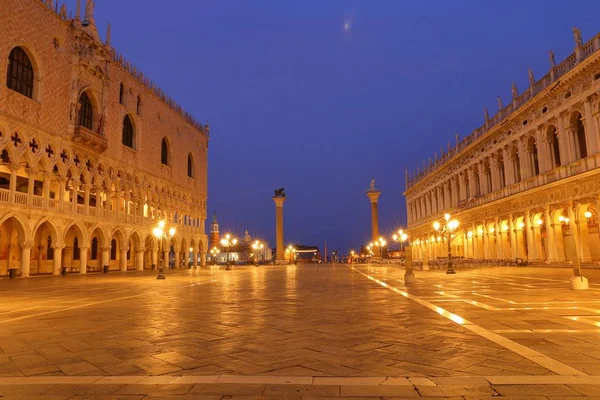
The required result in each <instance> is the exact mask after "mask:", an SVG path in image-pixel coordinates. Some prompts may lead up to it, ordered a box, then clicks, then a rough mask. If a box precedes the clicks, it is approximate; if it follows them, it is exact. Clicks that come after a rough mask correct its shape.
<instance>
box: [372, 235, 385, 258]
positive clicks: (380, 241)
mask: <svg viewBox="0 0 600 400" xmlns="http://www.w3.org/2000/svg"><path fill="white" fill-rule="evenodd" d="M374 244H375V246H376V247H378V248H379V255H380V256H381V259H384V258H385V253H384V252H383V248H384V247H385V246H386V245H387V242H386V241H385V239H384V238H382V237H381V236H380V237H379V239H377V240H376V241H375V243H374Z"/></svg>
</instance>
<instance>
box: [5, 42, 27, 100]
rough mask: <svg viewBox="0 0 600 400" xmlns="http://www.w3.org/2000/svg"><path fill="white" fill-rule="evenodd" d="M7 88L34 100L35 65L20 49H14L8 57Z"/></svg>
mask: <svg viewBox="0 0 600 400" xmlns="http://www.w3.org/2000/svg"><path fill="white" fill-rule="evenodd" d="M6 86H7V87H8V88H9V89H11V90H14V91H15V92H19V93H21V94H22V95H24V96H27V97H29V98H33V65H31V60H29V57H27V54H26V53H25V51H23V49H22V48H20V47H15V48H14V49H12V51H11V52H10V55H9V56H8V70H7V72H6Z"/></svg>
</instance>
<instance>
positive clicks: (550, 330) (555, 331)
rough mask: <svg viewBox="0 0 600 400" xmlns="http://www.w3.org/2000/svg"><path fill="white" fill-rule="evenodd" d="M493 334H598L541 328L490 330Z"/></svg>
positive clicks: (577, 330)
mask: <svg viewBox="0 0 600 400" xmlns="http://www.w3.org/2000/svg"><path fill="white" fill-rule="evenodd" d="M491 332H494V333H590V332H600V328H598V329H592V328H590V329H543V328H532V329H492V330H491Z"/></svg>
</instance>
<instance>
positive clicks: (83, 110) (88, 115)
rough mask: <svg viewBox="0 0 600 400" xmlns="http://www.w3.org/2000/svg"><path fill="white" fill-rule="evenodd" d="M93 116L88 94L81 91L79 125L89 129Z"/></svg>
mask: <svg viewBox="0 0 600 400" xmlns="http://www.w3.org/2000/svg"><path fill="white" fill-rule="evenodd" d="M93 116H94V112H93V109H92V102H91V101H90V98H89V97H88V95H87V94H86V93H85V92H83V93H81V96H79V125H81V126H83V127H84V128H87V129H90V130H91V129H92V119H93Z"/></svg>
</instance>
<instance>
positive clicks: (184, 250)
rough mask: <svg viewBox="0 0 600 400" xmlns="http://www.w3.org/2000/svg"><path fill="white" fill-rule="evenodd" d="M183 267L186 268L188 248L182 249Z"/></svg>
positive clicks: (188, 256) (188, 254)
mask: <svg viewBox="0 0 600 400" xmlns="http://www.w3.org/2000/svg"><path fill="white" fill-rule="evenodd" d="M182 253H183V268H185V269H188V259H189V258H190V249H189V248H187V249H183V251H182Z"/></svg>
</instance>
